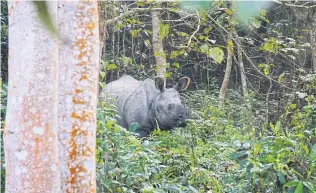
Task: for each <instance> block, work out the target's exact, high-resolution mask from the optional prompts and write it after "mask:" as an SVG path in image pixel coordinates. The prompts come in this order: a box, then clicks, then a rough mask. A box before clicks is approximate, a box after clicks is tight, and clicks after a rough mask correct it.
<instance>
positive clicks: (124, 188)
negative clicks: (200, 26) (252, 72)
mask: <svg viewBox="0 0 316 193" xmlns="http://www.w3.org/2000/svg"><path fill="white" fill-rule="evenodd" d="M228 95H234V96H233V97H229V98H231V99H232V98H234V100H233V101H232V100H227V102H226V104H225V105H224V106H223V107H221V108H220V107H218V102H217V93H213V94H210V93H208V92H205V91H198V92H194V93H193V92H191V93H187V94H186V95H185V99H186V103H188V105H189V106H190V109H191V119H190V120H189V123H188V125H187V127H186V128H184V129H180V128H178V129H175V130H173V131H169V132H166V131H159V130H157V131H155V132H154V133H153V134H152V135H151V136H150V137H149V138H148V139H146V140H144V141H140V140H139V139H137V137H136V136H135V135H134V134H133V133H131V132H128V131H126V130H125V129H123V128H121V127H120V126H118V125H117V123H116V121H115V119H114V118H115V114H116V112H115V110H114V107H113V106H107V107H105V108H102V109H100V110H99V112H98V128H97V129H98V130H97V161H98V164H97V184H98V192H144V193H158V192H201V193H204V192H212V193H219V192H234V193H238V192H295V193H300V192H302V193H303V192H315V186H314V184H316V179H315V177H316V174H315V161H316V146H315V144H313V143H312V142H311V140H312V139H314V138H315V136H316V133H315V132H316V131H315V128H316V127H315V125H313V126H311V124H313V123H311V120H312V118H311V116H315V114H316V111H315V109H313V108H314V106H313V105H312V106H308V105H307V106H306V107H305V109H302V110H301V111H297V112H296V114H297V113H299V115H296V114H295V117H298V118H297V119H301V120H296V121H302V120H304V121H305V122H306V120H310V121H309V122H308V121H307V122H308V123H307V122H306V124H305V126H300V128H295V127H289V126H288V125H283V124H282V123H283V122H282V119H281V118H280V121H278V122H277V123H270V124H269V127H267V128H263V125H264V123H265V118H264V117H261V116H256V115H255V114H254V113H249V111H248V110H247V106H246V105H245V103H244V102H243V100H242V98H241V97H238V95H236V93H233V92H232V91H231V93H228ZM313 104H314V103H313ZM256 105H260V104H258V102H257V104H256ZM314 105H315V104H314ZM262 106H264V104H262ZM293 121H295V120H293ZM294 125H299V124H294ZM307 127H308V128H307ZM258 132H259V133H260V134H258Z"/></svg>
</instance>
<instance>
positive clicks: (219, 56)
mask: <svg viewBox="0 0 316 193" xmlns="http://www.w3.org/2000/svg"><path fill="white" fill-rule="evenodd" d="M208 55H209V56H210V57H211V58H213V59H214V60H215V62H217V63H221V62H222V61H223V59H224V51H223V50H222V49H221V48H219V47H215V48H211V49H209V52H208Z"/></svg>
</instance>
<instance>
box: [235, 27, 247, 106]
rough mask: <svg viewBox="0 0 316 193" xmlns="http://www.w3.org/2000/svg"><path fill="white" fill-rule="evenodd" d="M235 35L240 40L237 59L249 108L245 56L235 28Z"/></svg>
mask: <svg viewBox="0 0 316 193" xmlns="http://www.w3.org/2000/svg"><path fill="white" fill-rule="evenodd" d="M234 37H235V39H236V40H237V42H238V45H237V59H238V67H239V69H240V78H241V86H242V91H243V94H244V99H245V101H246V103H247V107H248V109H249V108H251V107H250V106H249V105H250V104H249V96H248V86H247V80H246V73H245V67H244V62H243V57H242V50H241V47H240V45H241V41H240V39H239V36H238V34H237V32H236V30H235V29H234Z"/></svg>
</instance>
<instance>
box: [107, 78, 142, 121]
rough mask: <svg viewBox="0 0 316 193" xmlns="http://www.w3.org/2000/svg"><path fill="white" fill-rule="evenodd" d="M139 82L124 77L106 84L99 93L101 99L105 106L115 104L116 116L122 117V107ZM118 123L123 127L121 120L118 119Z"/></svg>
mask: <svg viewBox="0 0 316 193" xmlns="http://www.w3.org/2000/svg"><path fill="white" fill-rule="evenodd" d="M139 83H140V82H139V81H138V80H136V79H134V78H133V77H131V76H129V75H124V76H122V77H121V78H119V79H118V80H115V81H113V82H110V83H108V84H107V85H106V86H105V87H104V88H103V90H102V92H101V99H102V100H103V101H105V102H106V103H107V104H115V106H116V108H117V111H118V115H119V116H120V117H122V115H123V111H122V110H123V105H124V103H125V101H126V99H127V98H128V96H129V95H130V94H129V93H132V92H133V91H134V90H135V89H136V88H137V86H138V85H139ZM118 121H119V123H120V124H121V125H122V126H123V127H125V124H124V122H123V120H121V119H119V120H118Z"/></svg>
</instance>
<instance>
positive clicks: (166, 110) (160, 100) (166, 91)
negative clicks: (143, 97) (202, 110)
mask: <svg viewBox="0 0 316 193" xmlns="http://www.w3.org/2000/svg"><path fill="white" fill-rule="evenodd" d="M189 84H190V79H189V78H188V77H182V78H180V79H179V81H178V82H177V84H176V85H175V86H174V87H172V88H165V83H164V79H162V78H160V77H156V78H155V86H156V88H157V89H158V90H159V91H160V92H159V94H158V95H157V97H156V98H155V99H154V101H153V106H152V109H151V110H152V111H154V112H153V114H154V117H155V118H156V120H157V121H158V124H159V128H160V129H161V130H168V129H172V128H174V127H184V126H186V123H185V121H186V119H188V118H189V111H188V108H187V106H186V105H185V104H184V102H183V101H182V100H181V98H180V93H179V91H183V90H185V89H186V88H187V87H188V85H189Z"/></svg>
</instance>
